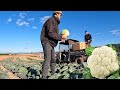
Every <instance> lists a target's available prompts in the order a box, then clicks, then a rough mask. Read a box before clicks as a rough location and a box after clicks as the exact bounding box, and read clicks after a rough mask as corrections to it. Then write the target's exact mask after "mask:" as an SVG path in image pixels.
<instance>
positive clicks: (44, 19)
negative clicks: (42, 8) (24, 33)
mask: <svg viewBox="0 0 120 90" xmlns="http://www.w3.org/2000/svg"><path fill="white" fill-rule="evenodd" d="M49 18H50V16H44V17H42V18H40V22H41V23H43V24H44V23H45V21H46V20H48V19H49Z"/></svg>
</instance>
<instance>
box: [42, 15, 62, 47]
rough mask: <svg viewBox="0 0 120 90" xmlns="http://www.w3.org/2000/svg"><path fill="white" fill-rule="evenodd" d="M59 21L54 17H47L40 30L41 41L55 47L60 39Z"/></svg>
mask: <svg viewBox="0 0 120 90" xmlns="http://www.w3.org/2000/svg"><path fill="white" fill-rule="evenodd" d="M59 23H60V21H59V20H58V19H57V18H56V17H54V16H53V17H51V18H49V19H48V20H47V21H46V22H45V23H44V25H43V28H42V31H41V37H40V39H41V43H46V42H48V43H50V45H51V46H53V47H56V46H57V44H58V41H60V40H61V35H59V30H58V25H59Z"/></svg>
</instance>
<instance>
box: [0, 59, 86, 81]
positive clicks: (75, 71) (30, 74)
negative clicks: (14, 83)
mask: <svg viewBox="0 0 120 90" xmlns="http://www.w3.org/2000/svg"><path fill="white" fill-rule="evenodd" d="M12 60H13V58H8V59H5V60H3V61H0V63H1V64H2V66H3V67H4V68H6V69H7V70H9V71H11V72H12V73H13V74H14V75H15V76H17V77H19V78H21V79H41V77H42V75H41V70H42V63H43V61H40V60H29V59H27V58H26V59H25V58H24V59H23V58H17V59H16V62H13V61H12ZM83 70H84V68H83V67H82V66H81V65H80V64H76V63H69V64H68V63H62V64H56V73H55V74H54V75H51V71H50V69H49V72H48V79H77V78H78V79H79V78H81V79H82V78H83ZM4 73H5V72H4ZM0 78H1V79H4V78H3V77H1V76H0Z"/></svg>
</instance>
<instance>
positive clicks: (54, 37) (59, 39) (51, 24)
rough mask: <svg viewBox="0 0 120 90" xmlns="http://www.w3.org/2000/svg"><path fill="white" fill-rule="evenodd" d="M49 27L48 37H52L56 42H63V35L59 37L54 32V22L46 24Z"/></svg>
mask: <svg viewBox="0 0 120 90" xmlns="http://www.w3.org/2000/svg"><path fill="white" fill-rule="evenodd" d="M46 24H47V25H46V26H47V30H48V35H49V37H51V38H53V39H55V40H58V41H61V39H62V36H61V35H59V33H56V32H55V31H54V27H55V26H54V24H53V23H52V21H50V20H49V21H48V22H47V23H46Z"/></svg>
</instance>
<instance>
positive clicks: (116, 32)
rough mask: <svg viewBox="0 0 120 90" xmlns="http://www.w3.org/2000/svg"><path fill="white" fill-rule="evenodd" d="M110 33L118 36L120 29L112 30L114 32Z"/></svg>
mask: <svg viewBox="0 0 120 90" xmlns="http://www.w3.org/2000/svg"><path fill="white" fill-rule="evenodd" d="M109 32H111V33H112V34H113V35H117V36H119V35H120V29H116V30H112V31H109Z"/></svg>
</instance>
